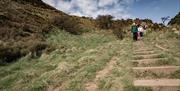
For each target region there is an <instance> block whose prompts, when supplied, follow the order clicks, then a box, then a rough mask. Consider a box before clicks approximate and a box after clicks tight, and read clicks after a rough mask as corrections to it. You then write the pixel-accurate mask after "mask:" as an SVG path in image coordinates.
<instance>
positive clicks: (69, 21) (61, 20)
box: [53, 15, 83, 34]
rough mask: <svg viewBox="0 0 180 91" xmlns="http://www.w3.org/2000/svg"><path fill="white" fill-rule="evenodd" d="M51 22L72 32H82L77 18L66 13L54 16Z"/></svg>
mask: <svg viewBox="0 0 180 91" xmlns="http://www.w3.org/2000/svg"><path fill="white" fill-rule="evenodd" d="M53 24H54V25H56V26H57V27H59V28H60V29H62V30H65V31H67V32H69V33H72V34H81V33H82V32H83V31H82V28H81V27H80V25H79V22H78V20H76V19H75V18H73V17H69V16H66V15H62V16H56V17H55V18H54V21H53Z"/></svg>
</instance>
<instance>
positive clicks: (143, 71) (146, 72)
mask: <svg viewBox="0 0 180 91" xmlns="http://www.w3.org/2000/svg"><path fill="white" fill-rule="evenodd" d="M178 70H180V66H161V67H134V68H133V71H134V73H135V74H136V77H148V76H150V77H152V76H157V77H159V76H164V77H166V76H168V75H170V74H172V73H174V72H176V71H178Z"/></svg>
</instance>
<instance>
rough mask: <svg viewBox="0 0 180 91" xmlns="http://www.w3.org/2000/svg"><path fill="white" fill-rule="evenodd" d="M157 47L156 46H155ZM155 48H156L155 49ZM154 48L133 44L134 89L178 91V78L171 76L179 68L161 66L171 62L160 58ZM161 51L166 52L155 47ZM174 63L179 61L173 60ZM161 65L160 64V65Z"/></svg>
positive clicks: (179, 83) (160, 55) (140, 42)
mask: <svg viewBox="0 0 180 91" xmlns="http://www.w3.org/2000/svg"><path fill="white" fill-rule="evenodd" d="M156 46H157V45H156ZM155 48H156V47H155ZM155 48H150V47H148V45H146V44H145V43H144V42H143V41H138V42H134V43H133V50H134V53H133V55H134V56H133V60H132V62H133V65H134V67H133V68H132V69H133V72H134V74H135V79H134V81H133V85H134V86H135V87H142V88H151V89H152V90H153V91H180V78H173V77H172V76H171V75H172V74H173V73H174V72H176V71H178V70H180V66H177V65H171V64H166V63H164V64H162V62H164V61H166V62H168V61H171V60H169V59H168V58H167V57H166V56H162V54H161V53H159V52H157V50H155ZM157 48H159V49H161V50H162V51H168V49H165V48H163V47H160V46H157ZM175 59H176V61H179V60H178V59H177V58H175ZM160 63H161V64H160Z"/></svg>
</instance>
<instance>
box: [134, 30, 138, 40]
mask: <svg viewBox="0 0 180 91" xmlns="http://www.w3.org/2000/svg"><path fill="white" fill-rule="evenodd" d="M135 35H136V37H135V40H136V41H137V40H138V32H136V33H135Z"/></svg>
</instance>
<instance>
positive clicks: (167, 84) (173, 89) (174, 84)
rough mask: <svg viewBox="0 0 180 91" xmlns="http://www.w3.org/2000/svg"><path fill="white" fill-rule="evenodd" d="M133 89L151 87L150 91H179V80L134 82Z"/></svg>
mask: <svg viewBox="0 0 180 91" xmlns="http://www.w3.org/2000/svg"><path fill="white" fill-rule="evenodd" d="M133 85H134V86H135V87H151V88H152V91H180V79H150V80H144V79H142V80H134V81H133Z"/></svg>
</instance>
